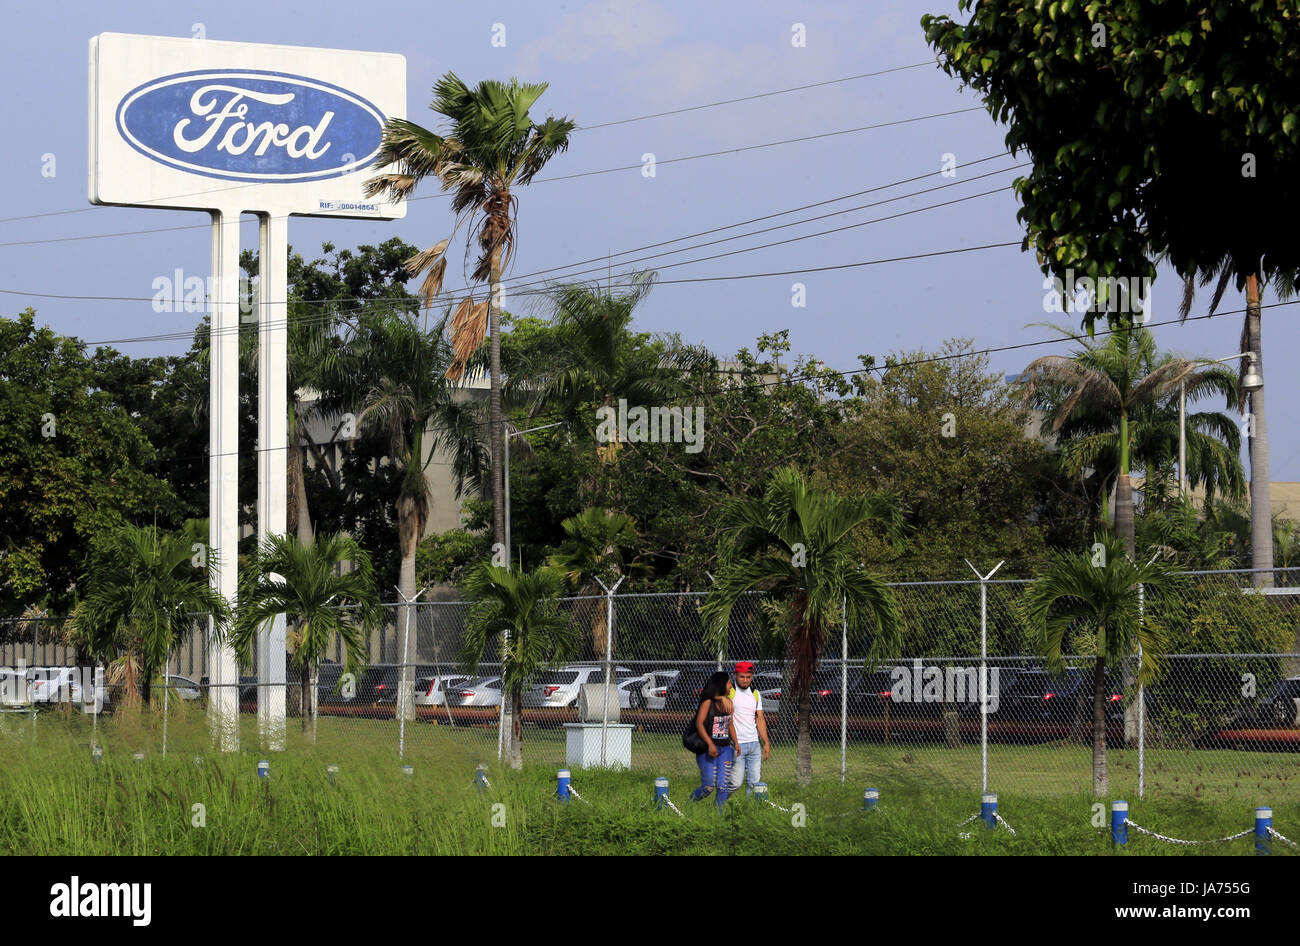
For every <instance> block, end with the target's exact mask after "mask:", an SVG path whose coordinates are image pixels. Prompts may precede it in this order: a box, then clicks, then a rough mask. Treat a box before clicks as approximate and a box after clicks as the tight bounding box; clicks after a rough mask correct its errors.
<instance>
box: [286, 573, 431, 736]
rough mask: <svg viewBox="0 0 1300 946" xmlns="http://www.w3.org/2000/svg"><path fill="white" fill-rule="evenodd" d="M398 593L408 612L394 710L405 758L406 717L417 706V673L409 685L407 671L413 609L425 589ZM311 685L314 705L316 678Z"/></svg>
mask: <svg viewBox="0 0 1300 946" xmlns="http://www.w3.org/2000/svg"><path fill="white" fill-rule="evenodd" d="M397 594H398V595H399V596H400V597H401V599H402V603H403V604H404V605H405V606H406V607H404V608H403V609H402V610H404V611H405V612H406V631H405V633H403V634H402V656H401V665H400V666H399V667H398V668H397V701H396V702H395V703H394V704H393V707H394V710H395V711H396V713H397V757H398V758H399V759H403V758H405V757H406V717H407V715H408V714H410V715H412V716H414V715H415V708H414V706H413V704H414V702H415V692H414V687H415V679H414V678H415V675H414V674H412V675H411V682H410V686H408V685H407V678H406V672H407V669H408V668H407V660H408V659H409V658H410V654H411V611H412V609H414V607H415V602H416V601H417V600H418V599H419V597H420V595H422V594H424V589H423V588H421V589H420V590H419V591H417V592H416V593H415V597H414V598H408V597H406V595H404V594H402V589H401V588H398V589H397ZM313 676H314V675H313ZM311 687H312V694H311V696H312V705H313V706H314V705H315V703H316V692H315V688H316V681H315V679H313V680H312V681H311Z"/></svg>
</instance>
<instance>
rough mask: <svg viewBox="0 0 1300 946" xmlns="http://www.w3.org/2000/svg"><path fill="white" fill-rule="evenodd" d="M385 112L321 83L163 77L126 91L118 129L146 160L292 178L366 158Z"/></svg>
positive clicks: (348, 169) (225, 173)
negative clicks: (381, 112) (382, 112)
mask: <svg viewBox="0 0 1300 946" xmlns="http://www.w3.org/2000/svg"><path fill="white" fill-rule="evenodd" d="M383 126H384V116H383V115H382V114H380V112H379V110H378V109H377V108H375V106H374V105H372V104H371V103H370V102H367V101H366V100H365V99H363V98H361V96H359V95H355V94H353V93H351V92H348V91H347V90H346V89H341V88H339V87H338V86H336V85H331V84H330V83H328V82H321V81H320V80H317V79H308V78H306V77H304V76H294V75H287V74H284V73H279V72H264V71H260V70H255V69H222V70H204V71H201V72H185V73H180V74H177V75H171V76H163V77H162V78H159V79H154V80H152V81H150V82H146V83H145V84H144V85H141V86H138V87H136V88H134V89H132V90H131V91H130V92H128V93H127V94H126V95H125V96H124V97H123V98H122V101H121V102H120V103H119V104H118V106H117V129H118V132H119V133H120V134H121V135H122V137H123V138H124V139H125V140H126V141H127V142H128V143H129V144H130V145H131V147H133V148H135V150H136V151H139V152H140V153H141V154H143V155H145V156H146V157H148V158H151V159H153V160H154V161H157V162H158V163H160V164H165V165H167V166H168V167H173V168H177V169H178V170H181V171H188V172H190V173H191V174H202V175H204V176H205V177H219V178H223V179H225V180H230V181H265V182H268V183H280V184H292V183H296V182H299V181H319V180H324V179H326V178H331V177H341V176H342V175H344V174H350V173H352V172H353V171H356V170H358V169H360V168H363V167H366V166H367V165H369V164H371V163H372V162H373V161H374V157H375V154H376V153H377V152H378V151H379V141H380V135H381V133H382V131H383Z"/></svg>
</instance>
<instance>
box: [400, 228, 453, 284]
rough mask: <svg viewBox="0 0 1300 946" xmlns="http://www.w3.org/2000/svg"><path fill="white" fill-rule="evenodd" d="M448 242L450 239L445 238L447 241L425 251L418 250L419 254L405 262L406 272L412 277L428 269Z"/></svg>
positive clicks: (444, 249)
mask: <svg viewBox="0 0 1300 946" xmlns="http://www.w3.org/2000/svg"><path fill="white" fill-rule="evenodd" d="M450 242H451V237H447V239H445V240H443V241H442V242H441V243H439V244H437V245H435V246H431V247H429V248H428V249H427V250H420V252H418V253H416V254H415V255H414V256H412V257H411V258H410V259H408V260H407V261H406V263H405V264H404V265H405V266H406V271H407V272H408V273H410V274H411V275H412V276H418V275H420V273H422V272H424V271H425V270H426V269H428V268H429V266H430V265H431V264H432V263H433V262H434V261H435V260H436V259H437V258H438V257H439V256H441V255H442V254H443V253H444V252H445V251H446V249H447V244H449V243H450Z"/></svg>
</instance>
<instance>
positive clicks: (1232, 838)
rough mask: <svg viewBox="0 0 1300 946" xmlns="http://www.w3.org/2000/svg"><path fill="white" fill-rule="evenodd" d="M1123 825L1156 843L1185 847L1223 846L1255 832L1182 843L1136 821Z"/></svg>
mask: <svg viewBox="0 0 1300 946" xmlns="http://www.w3.org/2000/svg"><path fill="white" fill-rule="evenodd" d="M1124 823H1125V824H1126V825H1128V826H1129V827H1130V828H1133V829H1134V830H1137V831H1140V832H1142V833H1143V834H1146V835H1149V836H1150V837H1153V838H1155V839H1156V840H1157V841H1167V842H1168V843H1170V844H1186V845H1199V844H1223V843H1224V842H1225V841H1236V840H1238V839H1240V838H1244V837H1246V836H1247V835H1248V834H1254V832H1255V829H1254V828H1247V829H1246V830H1245V831H1241V832H1239V833H1237V834H1230V835H1228V837H1226V838H1213V839H1211V840H1209V841H1184V840H1182V839H1181V838H1171V837H1169V836H1168V835H1165V834H1159V833H1157V832H1155V831H1149V830H1148V829H1146V828H1144V827H1142V826H1141V825H1140V824H1138V823H1137V822H1136V821H1132V820H1130V819H1128V818H1125V819H1124Z"/></svg>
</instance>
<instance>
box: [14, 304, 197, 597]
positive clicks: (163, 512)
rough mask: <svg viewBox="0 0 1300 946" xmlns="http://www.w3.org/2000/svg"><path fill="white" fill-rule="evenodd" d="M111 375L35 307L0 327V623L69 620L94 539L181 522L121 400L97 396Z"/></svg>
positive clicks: (101, 358) (101, 355) (109, 356)
mask: <svg viewBox="0 0 1300 946" xmlns="http://www.w3.org/2000/svg"><path fill="white" fill-rule="evenodd" d="M119 366H120V363H119V362H117V361H116V358H115V353H107V352H103V351H101V352H98V353H96V354H95V355H94V356H88V355H87V354H86V352H85V349H84V346H83V344H82V343H81V342H80V341H78V340H77V339H75V338H70V337H66V336H61V335H58V334H56V333H55V332H53V331H52V330H50V329H48V328H38V327H37V325H36V313H35V311H34V310H32V309H27V310H25V311H24V312H23V313H22V314H21V315H20V316H19V317H18V318H17V319H0V614H6V613H7V614H16V613H18V612H20V611H22V610H23V609H24V607H26V606H27V605H32V604H37V605H41V606H43V607H45V608H47V609H48V610H51V611H53V612H56V613H57V612H63V613H66V611H67V609H68V608H70V607H71V606H72V603H73V601H74V598H75V596H76V583H77V582H78V580H79V579H80V578H81V577H82V576H83V575H85V574H86V563H87V561H88V559H89V556H90V553H91V549H92V546H93V544H94V542H95V541H96V540H97V539H98V538H99V537H100V536H103V535H106V534H108V533H109V532H111V531H113V530H114V529H116V528H117V527H118V526H120V525H122V523H123V522H124V521H127V520H131V519H134V520H136V521H152V519H153V518H154V516H155V515H157V517H158V519H159V520H161V521H163V522H169V523H177V522H179V521H180V520H181V519H182V518H183V513H184V508H183V506H182V504H181V503H180V502H178V500H177V498H176V495H175V494H174V493H173V492H172V490H171V489H170V488H169V487H168V485H167V483H166V482H164V481H163V480H162V479H160V478H158V477H157V476H155V475H153V474H152V473H151V472H150V469H151V467H152V466H153V464H154V461H155V453H154V450H153V448H152V446H151V445H150V443H149V441H148V440H147V439H146V438H145V435H144V433H143V432H142V430H141V424H140V423H139V422H138V421H137V419H136V418H134V417H133V416H132V415H131V412H130V409H129V407H128V406H127V405H126V404H125V403H124V401H126V398H125V397H124V396H123V395H121V394H119V393H115V392H114V391H113V390H108V389H106V388H105V384H106V383H114V381H113V378H114V376H113V373H112V370H110V369H113V370H116V368H117V367H119ZM106 374H107V375H108V377H105V375H106Z"/></svg>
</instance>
